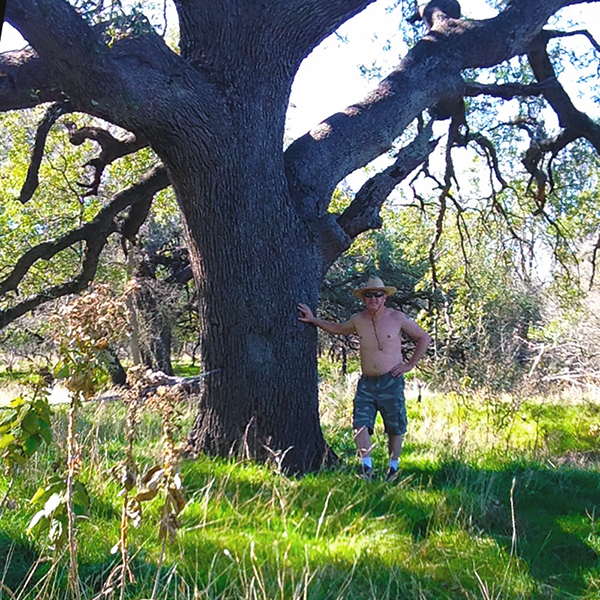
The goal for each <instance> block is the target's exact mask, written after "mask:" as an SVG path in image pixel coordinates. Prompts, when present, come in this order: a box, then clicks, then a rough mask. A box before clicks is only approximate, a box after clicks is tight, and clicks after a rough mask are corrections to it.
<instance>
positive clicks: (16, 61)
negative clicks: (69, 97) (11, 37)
mask: <svg viewBox="0 0 600 600" xmlns="http://www.w3.org/2000/svg"><path fill="white" fill-rule="evenodd" d="M61 100H63V101H64V99H63V98H62V94H61V91H60V88H59V86H58V84H57V79H56V75H55V74H54V71H53V68H52V65H50V64H49V63H48V61H46V60H43V59H42V58H40V57H39V56H38V55H37V54H36V53H35V51H34V50H32V49H31V48H24V49H23V50H14V51H11V52H3V53H2V54H0V111H3V112H4V111H7V110H18V109H22V108H33V107H34V106H38V105H39V104H43V103H44V102H58V101H61Z"/></svg>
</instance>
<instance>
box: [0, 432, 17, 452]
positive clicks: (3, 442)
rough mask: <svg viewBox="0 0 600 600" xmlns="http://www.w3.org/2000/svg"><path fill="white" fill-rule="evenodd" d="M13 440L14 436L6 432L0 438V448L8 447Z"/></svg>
mask: <svg viewBox="0 0 600 600" xmlns="http://www.w3.org/2000/svg"><path fill="white" fill-rule="evenodd" d="M14 441H15V436H14V435H13V434H12V433H6V434H4V435H3V436H2V437H1V438H0V450H2V449H4V448H8V447H9V446H10V445H11V444H13V443H14Z"/></svg>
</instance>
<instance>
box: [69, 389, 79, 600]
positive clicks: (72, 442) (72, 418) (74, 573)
mask: <svg viewBox="0 0 600 600" xmlns="http://www.w3.org/2000/svg"><path fill="white" fill-rule="evenodd" d="M78 407H79V398H78V397H77V396H76V395H73V397H72V399H71V408H70V409H69V417H68V424H67V428H68V429H67V467H68V468H67V519H68V521H67V522H68V544H69V572H68V581H69V590H70V592H71V596H72V598H74V600H80V598H81V593H80V589H79V570H78V565H77V539H76V537H75V512H74V510H73V481H74V479H75V474H76V471H77V467H78V456H77V438H76V434H75V425H76V423H77V412H78Z"/></svg>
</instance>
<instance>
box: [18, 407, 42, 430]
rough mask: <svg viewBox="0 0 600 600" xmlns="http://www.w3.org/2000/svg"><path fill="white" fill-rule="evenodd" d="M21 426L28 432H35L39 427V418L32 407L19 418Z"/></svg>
mask: <svg viewBox="0 0 600 600" xmlns="http://www.w3.org/2000/svg"><path fill="white" fill-rule="evenodd" d="M21 427H22V428H23V429H24V430H25V431H27V432H28V433H37V432H38V431H39V428H40V419H39V417H38V416H37V414H36V413H35V411H34V410H33V409H29V411H28V412H27V414H26V415H25V416H24V417H23V419H22V420H21Z"/></svg>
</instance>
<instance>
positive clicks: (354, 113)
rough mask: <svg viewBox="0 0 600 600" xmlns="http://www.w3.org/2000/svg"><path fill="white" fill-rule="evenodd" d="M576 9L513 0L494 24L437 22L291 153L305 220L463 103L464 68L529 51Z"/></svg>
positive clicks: (563, 2) (290, 170) (562, 0)
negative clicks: (409, 130) (397, 144)
mask: <svg viewBox="0 0 600 600" xmlns="http://www.w3.org/2000/svg"><path fill="white" fill-rule="evenodd" d="M573 3H574V2H572V1H570V0H513V1H512V2H510V3H508V4H507V6H506V8H505V9H504V10H503V11H502V12H501V13H500V14H499V15H498V16H497V17H495V18H493V19H487V20H483V21H469V20H464V19H454V18H450V17H447V18H442V19H440V18H436V19H433V20H432V24H431V29H430V31H429V33H428V34H427V35H426V36H425V37H424V38H423V39H422V40H421V41H419V42H418V43H417V44H416V45H415V46H414V48H413V49H412V50H411V51H410V52H409V54H408V55H407V56H406V57H405V58H404V59H403V60H402V62H401V63H400V65H399V66H398V67H397V68H396V69H394V70H393V72H392V73H391V74H390V75H389V76H388V77H386V78H385V79H384V80H383V81H381V83H380V84H379V86H378V87H377V88H376V89H375V90H374V91H373V92H372V93H370V94H369V95H368V96H367V97H366V98H364V99H363V100H362V101H361V102H357V103H356V104H353V105H351V106H349V107H348V108H346V109H345V110H344V111H342V112H340V113H337V114H335V115H332V116H331V117H329V118H328V119H327V120H326V121H324V122H323V123H321V124H320V125H319V126H318V127H316V128H314V129H313V130H312V131H310V132H309V133H307V134H306V135H304V136H302V137H300V138H299V139H297V140H296V141H295V142H294V143H293V144H291V145H290V146H289V148H288V149H287V150H286V152H285V157H284V158H285V168H286V175H287V179H288V183H289V189H290V194H291V196H292V199H293V201H294V203H295V206H296V209H297V211H298V213H299V214H300V216H301V218H303V219H304V220H305V221H307V222H312V221H314V220H316V219H319V218H322V217H323V215H325V214H326V212H327V207H328V205H329V202H330V199H331V195H332V193H333V190H334V189H335V186H336V185H337V184H338V183H339V182H340V181H341V180H343V179H344V177H346V176H347V175H348V174H350V173H352V172H353V171H355V170H356V169H359V168H361V167H363V166H365V165H367V164H368V163H370V162H371V161H372V160H374V159H375V158H376V157H377V156H379V155H381V154H383V153H384V152H386V151H388V150H389V149H390V148H391V146H392V144H393V142H394V140H395V139H396V138H397V137H399V136H400V135H401V133H402V132H403V131H404V130H405V128H406V127H407V126H408V125H409V123H410V122H411V121H412V120H413V119H414V118H416V116H417V115H419V114H421V113H422V112H423V111H424V110H425V109H427V108H429V107H432V106H434V105H436V104H437V103H439V102H440V101H441V100H443V99H448V98H460V97H461V95H462V94H463V93H464V88H465V84H464V82H463V81H462V78H461V72H462V71H463V70H464V69H467V68H478V67H489V66H493V65H495V64H498V63H500V62H502V61H504V60H507V59H509V58H511V57H513V56H515V55H520V54H523V53H525V52H527V50H528V48H529V47H530V45H531V43H532V40H533V39H534V38H535V37H536V36H537V35H539V33H540V31H541V30H542V27H543V26H544V25H545V23H546V22H547V20H548V18H549V17H550V16H551V15H552V14H554V13H555V12H556V11H557V10H559V9H560V8H563V7H564V6H567V5H569V4H573ZM474 48H477V52H474V51H473V49H474ZM534 89H535V88H534ZM536 91H537V90H536Z"/></svg>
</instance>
